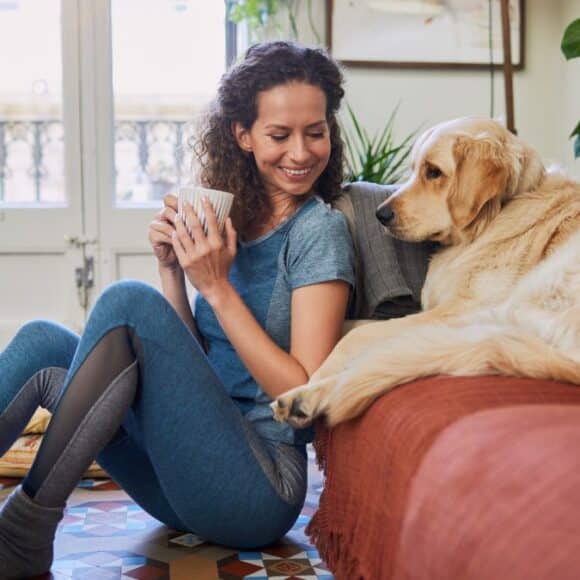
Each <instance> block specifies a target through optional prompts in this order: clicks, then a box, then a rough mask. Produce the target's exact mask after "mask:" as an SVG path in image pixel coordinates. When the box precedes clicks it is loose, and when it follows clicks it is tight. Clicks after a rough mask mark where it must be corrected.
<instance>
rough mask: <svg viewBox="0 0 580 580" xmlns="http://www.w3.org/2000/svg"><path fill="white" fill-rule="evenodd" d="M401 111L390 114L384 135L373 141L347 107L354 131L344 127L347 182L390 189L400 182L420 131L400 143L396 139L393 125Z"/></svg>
mask: <svg viewBox="0 0 580 580" xmlns="http://www.w3.org/2000/svg"><path fill="white" fill-rule="evenodd" d="M398 108H399V107H398V106H397V107H395V109H394V110H393V112H392V113H391V114H390V116H389V118H388V119H387V122H386V124H385V126H384V127H383V129H382V131H380V132H376V133H375V134H374V135H373V137H370V136H369V134H368V132H367V131H366V130H365V129H364V128H363V127H362V126H361V124H360V122H359V120H358V118H357V116H356V114H355V113H354V111H353V110H352V108H351V106H350V105H348V104H347V111H348V118H349V120H350V125H351V128H350V129H349V128H348V127H347V126H345V124H344V123H342V132H343V136H344V142H345V145H346V156H345V157H346V174H347V175H346V180H347V181H370V182H372V183H382V184H384V185H388V184H392V183H397V182H399V181H400V180H401V177H402V176H403V173H404V171H405V166H404V163H405V161H406V160H407V158H408V157H409V154H410V153H411V147H412V144H413V140H414V138H415V135H416V134H417V131H413V132H412V133H410V134H409V135H407V136H406V137H405V138H404V139H402V140H401V141H397V140H396V139H395V134H394V122H395V115H396V113H397V110H398Z"/></svg>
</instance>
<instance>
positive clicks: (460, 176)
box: [447, 134, 511, 229]
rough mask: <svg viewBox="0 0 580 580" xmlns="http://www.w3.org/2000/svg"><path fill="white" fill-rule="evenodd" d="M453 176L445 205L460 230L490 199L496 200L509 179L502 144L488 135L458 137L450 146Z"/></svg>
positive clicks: (468, 223) (473, 218)
mask: <svg viewBox="0 0 580 580" xmlns="http://www.w3.org/2000/svg"><path fill="white" fill-rule="evenodd" d="M453 157H454V159H455V174H454V177H453V181H452V183H451V187H450V191H449V196H448V199H447V203H448V206H449V212H450V213H451V217H452V218H453V222H454V223H455V226H456V227H457V228H459V229H464V228H466V227H467V226H469V225H470V224H471V223H472V222H473V221H474V220H475V219H476V218H477V216H478V215H479V213H480V211H481V209H482V207H483V206H484V205H485V204H486V203H487V202H488V201H490V200H491V199H493V198H498V199H499V198H500V197H501V196H502V195H503V194H504V192H505V191H506V187H507V185H508V181H509V180H510V179H511V173H510V170H509V163H507V162H506V161H507V160H506V159H505V153H504V151H503V145H502V143H501V142H500V141H499V139H497V138H495V137H493V136H490V135H487V134H485V135H481V136H477V137H472V136H467V135H462V136H458V137H457V138H456V140H455V143H454V144H453Z"/></svg>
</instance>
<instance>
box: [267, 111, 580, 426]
mask: <svg viewBox="0 0 580 580" xmlns="http://www.w3.org/2000/svg"><path fill="white" fill-rule="evenodd" d="M412 160H413V164H412V176H411V178H410V179H409V181H407V182H406V183H405V184H403V186H402V187H401V188H400V189H399V190H398V191H397V193H396V194H394V195H393V196H392V197H390V198H389V199H387V200H386V201H385V202H384V203H383V204H382V205H381V206H380V207H379V211H378V212H377V215H380V214H381V211H382V212H383V213H384V210H389V209H390V210H392V212H393V213H394V216H391V218H392V219H391V221H389V222H388V223H387V224H386V226H385V227H386V229H387V231H388V233H390V234H391V235H392V236H394V237H397V238H399V239H402V240H408V241H421V240H437V241H439V242H440V243H441V244H442V249H441V250H440V251H438V252H437V254H436V255H435V256H434V258H433V259H432V261H431V264H430V266H429V270H428V273H427V279H426V282H425V286H424V288H423V293H422V305H423V312H420V313H418V314H415V315H411V316H407V317H406V318H402V319H394V320H389V321H385V322H377V323H374V324H369V325H365V326H362V327H359V328H356V329H355V330H353V331H351V332H350V333H348V334H347V335H346V336H345V337H344V338H343V339H342V340H341V341H340V342H339V344H338V345H337V346H336V348H335V349H334V350H333V352H332V353H331V355H330V356H329V357H328V359H327V360H326V361H325V362H324V364H323V365H322V367H321V368H320V369H319V370H318V371H317V372H316V373H315V374H314V375H313V376H312V378H311V380H310V382H309V383H308V384H307V385H305V386H302V387H298V388H296V389H292V390H291V391H288V392H287V393H285V394H284V395H282V396H281V397H279V398H278V399H277V400H276V401H275V402H274V403H272V408H273V411H274V416H275V417H276V418H277V419H278V420H280V421H288V422H289V423H291V424H293V425H294V426H296V427H303V426H305V425H308V424H309V423H310V422H311V421H312V420H313V419H315V418H316V417H318V416H320V415H325V416H326V419H327V422H328V424H329V425H335V424H336V423H340V422H341V421H345V420H347V419H351V418H352V417H355V416H357V415H358V414H360V413H361V412H362V411H363V410H364V409H366V408H367V407H368V406H369V405H370V404H371V403H372V401H374V400H375V399H376V398H377V397H378V396H379V395H381V394H382V393H385V392H386V391H388V390H389V389H391V388H392V387H394V386H396V385H400V384H402V383H407V382H409V381H412V380H414V379H416V378H419V377H424V376H428V375H437V374H447V375H482V374H493V373H499V374H505V375H515V376H521V377H535V378H540V379H554V380H562V381H568V382H571V383H574V384H580V184H578V183H575V182H572V181H570V180H568V179H566V178H565V177H564V176H563V175H560V174H558V173H556V172H549V171H546V170H545V169H544V167H543V165H542V163H541V161H540V159H539V157H538V155H537V154H536V152H535V151H534V150H533V149H531V148H530V147H529V146H527V145H526V144H525V143H523V141H522V140H521V139H519V138H517V137H516V136H514V135H512V134H511V133H509V132H508V131H507V130H506V129H505V128H504V127H502V126H501V125H500V124H499V123H497V122H495V121H491V120H489V119H474V118H464V119H457V120H454V121H450V122H446V123H442V124H440V125H437V126H436V127H434V128H432V129H430V130H428V131H426V132H425V133H424V134H423V135H422V136H421V137H420V138H419V139H418V140H417V143H416V144H415V146H414V149H413V152H412ZM439 173H441V174H440V175H439Z"/></svg>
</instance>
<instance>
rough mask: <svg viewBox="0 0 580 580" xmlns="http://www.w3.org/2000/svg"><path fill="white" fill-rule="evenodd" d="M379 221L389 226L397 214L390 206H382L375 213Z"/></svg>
mask: <svg viewBox="0 0 580 580" xmlns="http://www.w3.org/2000/svg"><path fill="white" fill-rule="evenodd" d="M375 215H376V216H377V219H378V220H379V221H380V222H381V223H382V224H383V225H384V226H388V225H389V224H390V223H391V222H392V221H393V220H394V219H395V212H394V211H393V210H392V209H391V206H390V205H382V206H380V207H379V209H377V211H376V212H375Z"/></svg>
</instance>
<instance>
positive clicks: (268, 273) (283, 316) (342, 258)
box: [194, 197, 355, 445]
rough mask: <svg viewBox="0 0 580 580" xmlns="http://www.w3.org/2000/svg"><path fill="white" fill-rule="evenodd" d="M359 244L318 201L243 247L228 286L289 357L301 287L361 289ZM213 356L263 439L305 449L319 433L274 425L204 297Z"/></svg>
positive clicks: (199, 310) (201, 308) (202, 316)
mask: <svg viewBox="0 0 580 580" xmlns="http://www.w3.org/2000/svg"><path fill="white" fill-rule="evenodd" d="M354 269H355V259H354V249H353V244H352V239H351V237H350V233H349V230H348V226H347V223H346V219H345V217H344V216H343V215H342V214H341V213H340V212H339V211H337V210H334V209H332V208H331V207H330V206H329V205H327V204H325V203H324V202H323V201H322V200H321V199H320V198H318V197H312V198H310V199H309V200H308V201H306V203H305V204H304V205H303V206H302V207H301V208H300V209H299V210H298V211H297V212H296V213H295V214H294V215H293V216H292V217H290V218H289V219H288V220H287V221H285V222H284V223H282V224H280V225H279V226H277V227H276V228H275V229H273V230H271V231H270V232H268V233H266V234H264V235H263V236H261V237H259V238H257V239H255V240H252V241H250V242H240V243H239V244H238V249H237V254H236V258H235V260H234V263H233V264H232V267H231V269H230V272H229V279H230V282H231V283H232V285H233V286H234V288H235V289H236V291H237V292H238V293H239V295H240V296H241V298H242V300H243V301H244V302H245V303H246V305H247V306H248V308H249V309H250V311H251V312H252V314H253V315H254V317H255V318H256V320H257V321H258V323H259V324H260V325H261V326H262V328H263V329H264V330H265V331H266V333H267V334H268V335H269V336H270V337H271V338H272V340H273V341H274V342H275V343H276V344H277V345H278V346H280V348H282V349H283V350H285V351H286V352H289V351H290V316H291V314H290V305H291V295H292V291H293V290H294V289H295V288H300V287H301V286H308V285H310V284H317V283H319V282H327V281H330V280H345V281H346V282H348V283H349V284H350V285H351V286H354V282H355V270H354ZM194 312H195V319H196V323H197V327H198V329H199V331H200V333H201V334H202V336H203V337H204V338H205V340H206V342H207V347H208V351H207V355H208V358H209V362H210V364H211V365H212V367H213V368H214V370H215V372H216V374H217V375H218V377H219V378H220V379H221V381H222V382H223V384H224V386H225V388H226V390H227V392H228V393H229V395H230V396H231V397H232V399H233V400H234V402H235V403H236V404H237V405H238V406H239V408H240V410H241V411H242V413H243V414H244V415H245V417H246V418H247V419H248V420H250V421H252V422H253V423H254V425H255V427H256V430H257V432H258V433H259V434H260V435H261V436H262V437H264V438H266V439H270V440H275V441H281V442H284V443H290V444H294V445H299V444H303V443H307V442H308V441H311V440H312V436H313V431H312V429H300V430H295V429H293V428H292V427H290V426H289V425H287V424H281V423H278V422H276V421H275V420H274V418H273V416H272V410H271V409H270V403H271V401H272V399H271V398H270V397H269V396H268V395H267V394H266V393H265V392H264V391H262V389H261V388H260V387H259V385H258V384H257V383H256V381H255V380H254V379H253V377H252V376H251V375H250V373H249V372H248V370H247V369H246V367H245V365H244V363H243V362H242V361H241V359H240V357H239V356H238V354H237V353H236V351H235V349H234V347H233V346H232V345H231V343H230V341H229V340H228V338H227V336H226V335H225V333H224V331H223V330H222V328H221V326H220V324H219V322H218V320H217V318H216V316H215V314H214V313H213V310H212V309H211V307H210V306H209V304H208V303H207V302H206V300H205V299H204V298H203V297H202V296H201V295H199V294H198V295H197V297H196V299H195V305H194Z"/></svg>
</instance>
